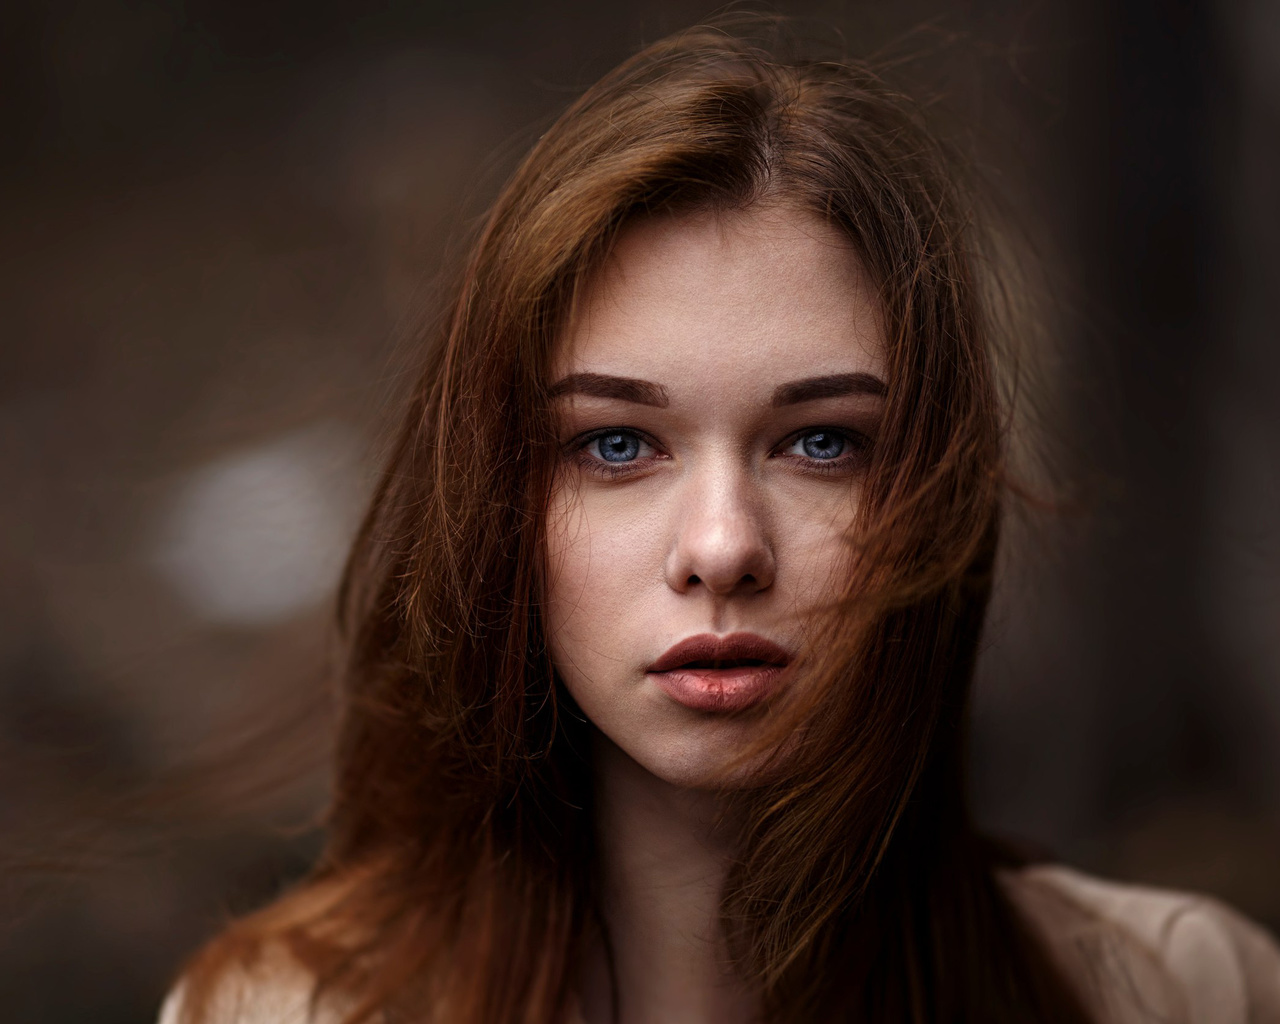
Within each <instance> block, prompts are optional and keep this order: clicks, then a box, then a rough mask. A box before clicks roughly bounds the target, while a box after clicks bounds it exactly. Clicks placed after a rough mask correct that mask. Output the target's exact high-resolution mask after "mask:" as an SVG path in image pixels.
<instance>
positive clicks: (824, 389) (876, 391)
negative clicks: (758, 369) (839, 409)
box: [773, 373, 889, 408]
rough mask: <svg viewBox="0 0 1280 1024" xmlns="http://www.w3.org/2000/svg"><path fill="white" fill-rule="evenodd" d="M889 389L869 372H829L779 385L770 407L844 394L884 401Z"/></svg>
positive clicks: (836, 396) (837, 396)
mask: <svg viewBox="0 0 1280 1024" xmlns="http://www.w3.org/2000/svg"><path fill="white" fill-rule="evenodd" d="M888 392H889V389H888V387H887V386H886V385H885V382H884V381H882V380H881V379H880V378H879V377H876V376H874V375H872V374H870V373H831V374H827V375H826V376H824V377H806V378H805V379H804V380H793V381H791V382H789V383H787V384H779V385H778V386H777V388H775V389H774V392H773V405H774V407H775V408H777V407H778V406H781V405H796V404H798V403H799V402H812V401H813V400H814V399H817V398H842V397H844V396H845V395H875V396H876V397H878V398H883V397H884V396H885V395H886V394H888Z"/></svg>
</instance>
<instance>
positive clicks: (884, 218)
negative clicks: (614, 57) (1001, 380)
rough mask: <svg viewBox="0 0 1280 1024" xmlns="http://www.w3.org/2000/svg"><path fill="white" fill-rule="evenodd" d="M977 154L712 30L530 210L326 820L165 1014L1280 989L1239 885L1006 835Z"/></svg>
mask: <svg viewBox="0 0 1280 1024" xmlns="http://www.w3.org/2000/svg"><path fill="white" fill-rule="evenodd" d="M960 179H961V175H960V174H959V173H958V170H957V164H956V162H955V160H954V159H953V158H952V157H951V156H950V155H949V154H948V152H947V150H946V148H945V147H944V146H943V145H942V144H941V143H940V142H938V141H937V139H936V138H934V137H933V136H932V135H931V134H930V133H929V131H928V130H927V128H926V127H924V125H923V123H922V119H921V116H920V114H919V112H918V110H917V109H916V108H914V107H913V106H912V105H911V104H910V103H909V102H908V101H907V100H905V99H904V98H903V97H901V96H899V95H897V94H895V93H894V92H893V91H891V90H890V89H888V88H887V87H886V86H885V85H884V84H882V83H881V82H880V81H879V80H878V79H877V78H876V77H875V75H874V74H872V73H871V72H869V71H867V70H865V69H863V68H861V67H859V66H857V65H848V64H836V63H824V62H804V61H800V60H789V59H786V58H784V57H782V56H780V55H778V54H776V53H770V52H766V51H764V50H761V49H758V48H756V47H755V46H754V45H752V44H750V43H748V42H746V41H743V40H740V39H737V38H734V37H732V36H730V35H726V34H724V33H723V32H720V31H718V30H714V29H705V30H695V31H691V32H688V33H684V34H682V35H680V36H677V37H675V38H673V39H670V40H668V41H665V42H661V43H658V44H656V45H654V46H652V47H650V48H649V49H647V50H645V51H644V52H643V53H641V54H640V55H639V56H637V57H636V58H634V59H632V60H630V61H628V62H627V63H626V64H624V65H623V66H622V67H620V68H619V69H618V70H616V71H615V72H613V73H612V74H610V75H609V76H608V77H606V78H605V79H604V80H603V81H601V82H600V83H599V84H597V85H596V86H595V87H593V88H592V89H591V90H589V91H588V93H587V94H586V95H585V96H584V97H583V98H582V99H581V100H579V101H578V102H577V103H576V104H575V105H574V106H573V107H572V108H571V109H570V110H569V111H568V112H567V113H566V114H565V115H564V116H563V117H562V118H561V119H560V120H559V121H558V122H557V123H556V125H555V126H554V127H553V128H552V129H551V130H550V131H548V132H547V133H546V135H544V136H543V138H542V139H541V140H540V141H539V143H538V144H537V146H536V147H535V148H534V150H533V152H532V153H531V154H530V156H529V157H528V158H527V159H526V161H525V162H524V164H523V165H522V166H521V167H520V169H519V170H518V171H517V172H516V174H515V176H514V178H513V179H512V181H511V182H510V184H509V185H508V186H507V187H506V189H505V190H504V191H503V193H502V195H501V196H500V197H499V199H498V201H497V203H496V205H495V207H494V209H493V211H492V213H491V214H490V216H489V218H488V220H487V223H486V225H485V227H484V230H483V233H482V235H481V237H480V238H479V240H478V242H477V243H476V245H475V248H474V251H473V253H472V255H471V258H470V261H469V262H468V264H467V266H466V268H465V273H464V275H463V277H462V279H461V281H460V283H459V285H458V288H457V292H456V295H455V300H454V303H453V307H452V316H451V319H450V320H449V321H448V324H447V327H446V329H445V330H444V332H443V336H442V337H441V338H440V339H438V341H437V342H436V343H435V344H434V345H433V346H432V347H431V348H430V349H429V354H428V365H427V366H426V369H425V372H424V374H423V377H422V382H421V386H420V388H419V390H418V392H417V393H416V395H415V396H414V399H413V401H412V403H411V404H410V407H409V409H408V411H407V415H406V416H405V419H404V426H403V429H402V431H401V433H400V436H399V441H398V444H397V446H396V448H395V450H394V453H393V454H392V457H391V461H390V464H389V466H388V467H387V470H386V472H385V474H384V476H383V479H382V484H381V486H380V488H379V489H378V491H377V494H376V496H375V498H374V501H373V506H372V509H371V510H370V512H369V514H368V517H367V519H366V521H365V524H364V526H363V529H362V531H361V533H360V536H359V539H358V541H357V543H356V547H355V550H354V552H353V554H352V557H351V560H350V563H349V566H348V570H347V574H346V579H345V585H344V587H343V592H342V623H343V627H344V630H345V635H346V637H347V639H348V642H349V651H350V655H349V660H348V661H347V664H346V669H345V696H346V706H345V718H344V723H343V729H342V733H341V741H340V746H339V751H338V758H337V773H336V792H335V796H334V802H333V807H332V811H331V817H330V822H329V841H328V845H327V849H326V851H325V854H324V856H323V858H322V860H321V862H320V864H319V865H318V867H317V868H316V870H315V872H314V873H313V875H312V876H311V877H310V878H309V879H308V880H307V881H306V882H305V883H304V884H303V885H301V886H300V887H298V888H297V889H296V890H295V891H293V892H291V893H290V894H288V895H286V896H285V897H283V898H282V899H280V900H279V901H277V902H276V903H274V904H272V905H271V906H269V907H267V908H266V909H264V910H262V911H260V912H259V913H257V914H255V915H253V916H251V917H249V918H247V919H246V920H244V921H241V922H239V923H237V924H236V925H235V926H233V927H232V928H231V929H230V930H229V931H228V932H227V933H226V934H224V935H223V936H221V937H220V938H219V939H218V940H216V941H215V942H214V943H213V944H212V945H211V946H210V947H209V948H208V949H207V950H206V951H205V952H204V953H202V954H201V956H200V957H198V958H197V959H196V960H195V962H194V963H193V964H192V965H191V966H190V967H189V968H188V970H187V972H186V973H185V975H184V979H183V981H182V983H181V985H180V986H179V988H178V989H177V990H176V992H175V995H174V997H173V998H171V1000H170V1002H169V1004H168V1006H167V1007H166V1010H165V1020H166V1021H177V1020H179V1019H181V1020H192V1021H196V1020H205V1021H214V1022H231V1021H263V1022H266V1021H278V1020H302V1019H305V1017H306V1014H308V1013H314V1015H315V1019H317V1020H323V1021H333V1022H337V1021H346V1022H349V1024H355V1022H359V1021H375V1020H379V1021H380V1020H392V1021H450V1022H475V1024H480V1022H486V1024H499V1022H502V1024H506V1022H511V1021H522V1022H528V1024H559V1022H564V1021H574V1022H584V1021H585V1022H591V1024H603V1022H609V1021H622V1022H627V1024H631V1022H647V1021H690V1022H703V1021H706V1022H711V1021H715V1022H748V1021H770V1022H784V1021H785V1022H802V1021H803V1022H810V1021H828V1020H839V1021H846V1020H847V1021H859V1022H873V1021H874V1022H891V1021H892V1022H898V1021H914V1022H935V1021H978V1020H981V1021H991V1022H1013V1021H1029V1020H1035V1021H1058V1022H1064V1024H1065V1022H1084V1021H1093V1022H1125V1024H1127V1022H1131V1021H1140V1020H1141V1021H1145V1020H1161V1021H1188V1022H1189V1021H1205V1022H1208V1021H1213V1022H1215V1024H1219V1022H1227V1021H1239V1022H1242V1024H1243V1022H1245V1021H1252V1022H1257V1021H1264V1020H1280V953H1277V950H1276V948H1275V946H1274V945H1273V944H1272V942H1271V940H1270V939H1269V938H1268V937H1267V936H1266V935H1265V934H1264V933H1263V932H1261V931H1260V930H1259V929H1257V928H1256V927H1255V926H1253V925H1251V924H1250V923H1248V922H1246V921H1244V920H1242V919H1241V918H1239V917H1238V916H1237V915H1235V914H1234V913H1233V912H1231V911H1229V910H1227V909H1226V908H1223V907H1221V906H1219V905H1217V904H1215V903H1213V902H1211V901H1208V900H1203V899H1196V898H1192V897H1186V896H1179V895H1174V894H1164V893H1155V892H1151V891H1146V890H1140V889H1133V888H1124V887H1120V886H1115V885H1108V884H1106V883H1103V882H1098V881H1095V880H1091V879H1087V878H1085V877H1083V876H1080V875H1078V874H1075V873H1073V872H1070V871H1068V870H1066V869H1063V868H1054V867H1043V866H1042V867H1028V866H1025V865H1018V864H1016V863H1015V862H1014V860H1013V859H1012V858H1011V857H1009V856H1007V855H1006V854H1003V853H1002V852H1001V851H999V850H997V849H996V848H995V847H993V846H992V845H990V844H987V843H985V842H984V841H982V840H981V839H980V838H979V836H978V835H977V834H976V833H975V831H974V828H973V825H972V823H971V821H970V820H969V817H968V814H967V810H966V807H965V802H964V795H963V792H964V791H963V766H962V753H963V720H964V710H965V704H966V701H967V695H968V688H969V683H970V678H971V675H972V668H973V660H974V655H975V651H976V648H977V644H978V639H979V633H980V631H981V627H982V620H983V615H984V610H985V605H986V601H987V597H988V594H989V591H990V585H991V580H990V570H991V565H992V559H993V556H994V552H995V545H996V539H997V533H998V525H999V518H1000V507H1001V501H1002V481H1003V462H1002V453H1003V448H1004V443H1003V438H1002V429H1003V426H1004V424H1005V412H1004V410H1002V408H1001V405H1000V402H999V400H998V389H997V383H996V367H995V365H994V359H995V353H996V349H997V343H998V341H999V339H1000V336H1001V331H1000V325H1001V319H1000V317H999V315H998V313H999V310H998V309H997V308H996V306H995V304H994V302H993V301H992V297H993V296H994V295H995V294H996V292H997V291H998V289H997V288H996V287H993V285H994V284H995V283H997V282H995V280H994V276H995V275H996V272H997V271H996V270H995V269H993V263H992V259H993V257H992V256H991V255H990V253H991V251H992V249H991V247H990V246H989V245H988V240H986V239H984V238H983V237H982V234H981V232H980V230H979V229H980V228H981V224H980V223H977V222H976V220H977V218H975V216H974V212H975V206H974V202H973V199H972V197H971V196H970V195H969V193H968V192H967V191H966V190H965V189H964V188H963V187H962V186H961V183H960Z"/></svg>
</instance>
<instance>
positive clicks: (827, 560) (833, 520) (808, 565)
mask: <svg viewBox="0 0 1280 1024" xmlns="http://www.w3.org/2000/svg"><path fill="white" fill-rule="evenodd" d="M788 505H789V508H788V510H787V514H786V515H784V516H783V517H781V519H782V522H783V524H784V526H783V531H784V532H783V534H782V537H781V538H780V542H779V544H778V550H777V555H778V560H779V569H780V572H779V582H780V583H781V584H782V586H783V587H784V588H785V589H786V590H787V591H789V592H790V596H791V599H792V602H793V604H792V607H793V608H794V610H795V611H796V612H797V613H798V614H799V616H800V617H801V618H802V619H803V618H808V617H809V616H811V615H814V614H817V613H819V612H821V611H822V610H823V609H825V608H827V607H829V606H830V605H831V604H832V603H833V602H835V601H838V600H839V599H840V598H841V597H843V596H844V593H845V589H846V587H847V584H848V579H849V572H850V568H851V560H852V550H853V548H852V545H851V543H850V536H851V533H852V530H853V526H854V522H855V517H856V515H857V509H858V495H857V490H856V489H854V490H853V491H851V492H846V493H843V494H840V493H835V494H830V493H829V494H818V495H805V496H803V497H793V498H792V500H791V501H789V502H788Z"/></svg>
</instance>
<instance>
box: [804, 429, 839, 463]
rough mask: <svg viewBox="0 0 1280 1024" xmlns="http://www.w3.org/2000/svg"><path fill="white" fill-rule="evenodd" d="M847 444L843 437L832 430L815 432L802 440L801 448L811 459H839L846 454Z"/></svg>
mask: <svg viewBox="0 0 1280 1024" xmlns="http://www.w3.org/2000/svg"><path fill="white" fill-rule="evenodd" d="M846 444H847V442H846V441H845V439H844V437H843V435H841V434H837V433H835V432H834V431H830V430H815V431H813V432H812V433H810V434H805V435H804V436H803V437H802V438H800V447H801V449H803V451H804V453H805V455H807V456H809V458H811V459H818V460H824V461H825V460H829V459H837V458H839V457H840V456H841V455H843V454H844V450H845V447H846Z"/></svg>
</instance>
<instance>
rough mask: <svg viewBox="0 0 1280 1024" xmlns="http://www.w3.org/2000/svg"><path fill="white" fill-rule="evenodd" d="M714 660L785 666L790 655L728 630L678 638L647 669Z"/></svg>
mask: <svg viewBox="0 0 1280 1024" xmlns="http://www.w3.org/2000/svg"><path fill="white" fill-rule="evenodd" d="M716 661H729V662H733V661H758V662H760V663H761V664H764V665H787V664H789V663H790V661H791V655H790V654H789V653H787V651H786V650H785V649H784V648H782V647H779V646H778V645H777V644H775V643H773V641H771V640H766V639H765V638H764V637H762V636H757V635H756V634H755V633H730V634H728V635H727V636H715V635H714V634H712V633H700V634H698V635H697V636H691V637H688V638H687V639H685V640H681V641H680V642H679V643H678V644H676V645H675V646H673V647H671V648H670V649H668V650H667V652H666V653H665V654H663V655H662V657H660V658H659V659H658V660H657V661H655V662H654V663H653V664H652V665H650V666H649V669H648V671H650V672H670V671H671V670H672V669H673V668H681V667H682V666H686V665H689V664H690V663H691V662H716ZM706 667H710V666H706ZM725 667H728V666H725Z"/></svg>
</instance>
